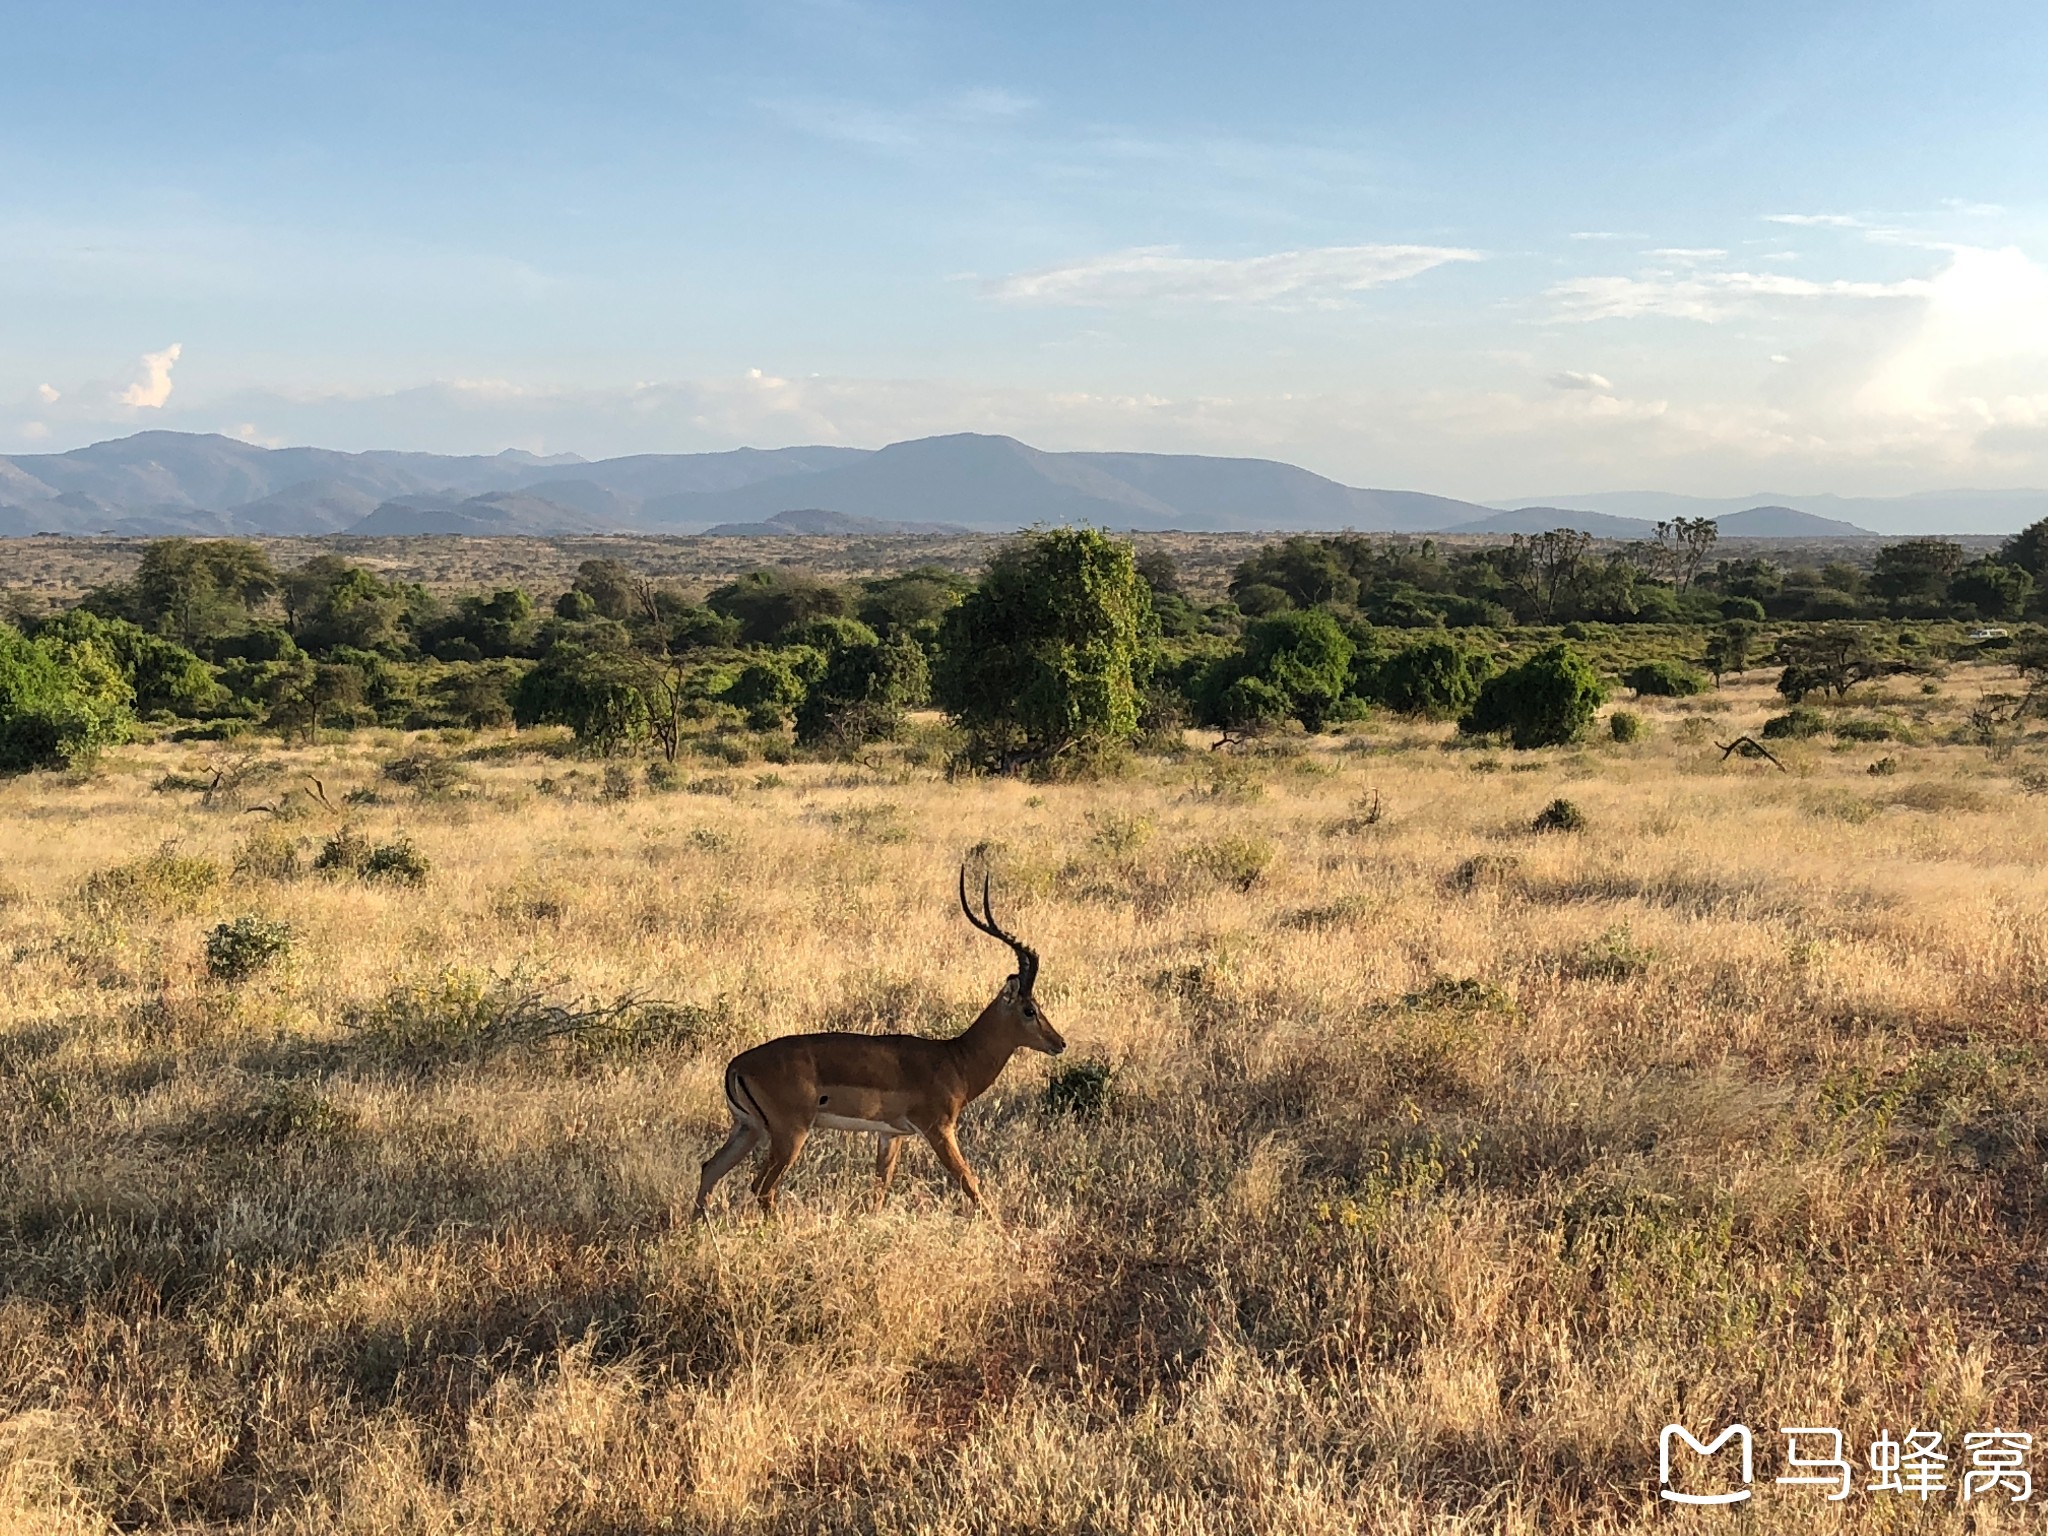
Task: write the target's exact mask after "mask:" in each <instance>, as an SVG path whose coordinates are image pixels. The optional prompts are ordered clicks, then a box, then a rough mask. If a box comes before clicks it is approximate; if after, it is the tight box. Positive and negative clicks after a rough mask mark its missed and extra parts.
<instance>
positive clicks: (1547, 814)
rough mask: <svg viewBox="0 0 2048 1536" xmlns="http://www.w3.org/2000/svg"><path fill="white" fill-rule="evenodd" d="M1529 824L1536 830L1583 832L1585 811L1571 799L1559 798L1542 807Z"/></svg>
mask: <svg viewBox="0 0 2048 1536" xmlns="http://www.w3.org/2000/svg"><path fill="white" fill-rule="evenodd" d="M1530 825H1531V827H1532V828H1534V830H1536V831H1538V832H1583V831H1585V830H1586V813H1585V812H1584V811H1582V810H1580V809H1579V808H1578V807H1577V806H1576V805H1574V804H1573V803H1572V802H1571V801H1569V800H1566V799H1563V798H1559V799H1556V800H1553V801H1551V802H1550V804H1548V805H1546V806H1545V807H1543V809H1542V810H1541V811H1540V812H1538V813H1537V816H1536V819H1535V821H1533V822H1531V823H1530Z"/></svg>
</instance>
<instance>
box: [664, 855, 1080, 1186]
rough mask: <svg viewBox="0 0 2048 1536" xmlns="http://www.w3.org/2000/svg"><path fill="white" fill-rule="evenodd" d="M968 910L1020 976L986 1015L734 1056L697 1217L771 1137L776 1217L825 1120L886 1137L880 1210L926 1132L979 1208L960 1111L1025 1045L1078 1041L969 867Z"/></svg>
mask: <svg viewBox="0 0 2048 1536" xmlns="http://www.w3.org/2000/svg"><path fill="white" fill-rule="evenodd" d="M960 910H961V911H963V912H965V913H966V914H967V921H968V922H970V923H972V924H973V925H974V926H975V928H976V929H978V930H979V931H980V932H982V933H985V934H987V935H988V936H989V937H990V938H993V939H1000V940H1002V941H1003V942H1004V943H1005V944H1007V945H1009V946H1010V948H1011V949H1012V950H1013V951H1015V953H1016V956H1017V971H1016V974H1015V975H1013V976H1011V977H1010V978H1009V979H1008V980H1007V981H1005V982H1004V983H1003V986H1002V990H1001V991H999V992H997V993H996V995H995V997H994V998H992V999H991V1000H990V1002H989V1005H988V1006H987V1007H986V1008H984V1009H982V1010H981V1013H980V1015H979V1016H978V1017H977V1018H976V1019H975V1021H974V1022H973V1023H972V1024H970V1025H968V1026H967V1028H966V1030H965V1031H963V1032H962V1033H960V1034H958V1035H956V1036H954V1037H953V1038H952V1039H950V1040H927V1039H925V1038H924V1037H923V1036H921V1035H857V1034H849V1033H845V1032H834V1033H830V1034H817V1035H784V1036H782V1037H781V1038H780V1039H776V1040H770V1041H768V1042H767V1043H766V1044H763V1045H757V1046H755V1047H754V1048H753V1049H752V1050H750V1051H743V1052H741V1053H740V1054H739V1055H737V1056H735V1057H733V1059H732V1060H731V1062H729V1063H728V1064H727V1066H726V1069H725V1105H726V1108H727V1110H729V1111H730V1112H731V1114H732V1134H731V1135H730V1136H728V1137H727V1138H726V1141H725V1145H724V1146H722V1147H720V1148H719V1149H718V1150H717V1151H716V1152H715V1153H713V1154H712V1156H711V1159H710V1161H708V1162H707V1163H705V1164H704V1176H703V1178H702V1179H701V1180H700V1181H699V1182H698V1185H697V1219H698V1220H700V1221H701V1220H703V1219H704V1217H705V1216H706V1215H707V1214H708V1212H709V1209H710V1200H711V1192H712V1191H713V1190H714V1189H716V1188H717V1187H718V1181H719V1180H720V1179H722V1178H724V1177H725V1176H726V1175H727V1174H728V1173H730V1172H732V1170H733V1168H734V1167H735V1166H737V1165H738V1163H739V1162H740V1160H741V1159H742V1158H744V1157H746V1156H747V1154H748V1153H750V1152H752V1151H753V1150H754V1149H755V1148H756V1147H757V1146H759V1145H761V1144H762V1143H763V1142H765V1143H766V1144H767V1147H768V1156H767V1157H766V1158H765V1159H764V1160H763V1161H762V1163H761V1171H760V1172H759V1173H757V1174H755V1176H754V1195H755V1197H756V1198H757V1199H758V1200H759V1201H760V1202H761V1209H762V1210H764V1211H768V1212H770V1213H772V1212H773V1211H774V1209H775V1186H776V1185H777V1184H778V1183H780V1182H781V1180H782V1176H783V1175H784V1174H785V1173H787V1172H788V1171H789V1165H790V1164H791V1163H793V1162H795V1161H796V1155H797V1153H799V1152H801V1151H802V1150H803V1145H804V1140H805V1138H806V1137H808V1136H809V1135H810V1133H811V1130H812V1128H813V1127H817V1126H822V1127H824V1128H825V1129H826V1130H831V1131H870V1132H872V1133H873V1134H874V1136H875V1138H876V1140H877V1141H878V1142H879V1148H878V1150H877V1152H876V1155H875V1197H874V1198H875V1205H876V1207H877V1208H879V1207H880V1206H881V1204H882V1202H883V1201H884V1200H886V1199H887V1198H888V1195H889V1183H890V1180H892V1179H893V1178H895V1176H896V1159H897V1157H898V1155H899V1154H900V1153H901V1152H902V1150H903V1145H902V1143H903V1138H904V1137H906V1136H922V1137H923V1138H924V1139H925V1140H926V1141H928V1142H929V1143H931V1148H932V1150H933V1151H934V1152H936V1153H937V1154H938V1155H939V1161H940V1162H941V1163H943V1164H944V1165H945V1168H946V1171H947V1172H948V1173H950V1174H951V1175H952V1176H953V1180H954V1182H955V1183H957V1184H958V1185H959V1186H960V1188H961V1189H962V1191H964V1192H965V1194H966V1195H967V1198H968V1199H969V1200H971V1201H972V1202H973V1203H974V1205H975V1207H976V1208H977V1209H979V1208H980V1206H981V1189H980V1186H979V1185H977V1184H976V1183H975V1180H974V1171H973V1170H972V1169H971V1168H969V1167H968V1166H967V1160H966V1159H965V1158H963V1157H962V1156H961V1155H960V1143H959V1142H958V1141H956V1140H955V1139H954V1135H953V1127H954V1125H955V1123H956V1122H958V1120H959V1118H960V1112H961V1111H962V1110H963V1109H965V1108H966V1107H967V1106H968V1105H969V1104H971V1103H973V1102H974V1101H975V1100H976V1099H978V1098H980V1097H981V1096H982V1095H983V1094H984V1093H986V1092H988V1090H989V1087H990V1086H991V1085H992V1084H993V1083H994V1082H995V1080H996V1079H997V1078H998V1077H1000V1076H1001V1075H1002V1072H1003V1068H1004V1067H1006V1066H1008V1065H1009V1062H1010V1058H1011V1057H1012V1056H1013V1055H1015V1054H1016V1053H1017V1051H1018V1050H1020V1049H1023V1048H1026V1047H1028V1048H1029V1049H1031V1050H1034V1051H1044V1052H1045V1053H1046V1054H1048V1055H1051V1056H1057V1055H1058V1054H1059V1053H1060V1052H1061V1051H1064V1050H1065V1049H1066V1048H1067V1042H1066V1041H1064V1040H1062V1039H1061V1038H1060V1034H1059V1031H1058V1030H1056V1029H1054V1028H1053V1027H1052V1025H1051V1024H1050V1023H1049V1022H1047V1020H1046V1017H1045V1015H1044V1014H1043V1013H1042V1012H1040V1010H1039V1007H1038V1004H1037V1002H1036V1001H1035V1000H1034V999H1033V997H1032V995H1031V987H1032V983H1033V982H1035V981H1036V980H1037V979H1038V955H1037V952H1036V951H1034V950H1033V949H1031V947H1030V946H1029V945H1026V944H1022V943H1020V942H1018V941H1017V940H1016V939H1015V938H1012V937H1011V936H1010V935H1009V934H1007V933H1005V932H1003V930H1002V929H1001V927H999V926H998V925H997V923H996V918H995V913H994V911H993V910H992V909H991V908H990V905H989V894H988V881H987V879H986V878H984V879H983V881H982V883H981V916H980V917H976V916H975V915H974V908H973V907H972V906H971V905H970V904H969V903H968V900H967V871H966V869H965V868H962V869H961V871H960Z"/></svg>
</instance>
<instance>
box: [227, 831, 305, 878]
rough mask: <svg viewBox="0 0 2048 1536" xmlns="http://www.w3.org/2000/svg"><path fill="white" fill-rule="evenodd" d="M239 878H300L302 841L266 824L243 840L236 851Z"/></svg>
mask: <svg viewBox="0 0 2048 1536" xmlns="http://www.w3.org/2000/svg"><path fill="white" fill-rule="evenodd" d="M234 874H235V878H236V879H238V880H296V879H297V878H298V877H299V844H298V841H297V839H295V838H291V837H287V836H286V835H285V834H284V833H282V832H280V831H278V830H277V829H276V828H274V827H262V828H259V829H258V830H256V831H254V832H251V833H250V834H249V835H248V836H247V837H245V838H243V839H242V846H241V847H240V848H238V849H236V850H235V864H234Z"/></svg>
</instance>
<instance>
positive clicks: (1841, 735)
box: [1832, 715, 1899, 741]
mask: <svg viewBox="0 0 2048 1536" xmlns="http://www.w3.org/2000/svg"><path fill="white" fill-rule="evenodd" d="M1832 729H1833V730H1834V733H1835V737H1836V739H1837V740H1840V741H1896V740H1898V738H1899V732H1898V728H1897V727H1896V726H1894V725H1892V724H1891V723H1890V722H1889V721H1886V720H1880V719H1878V718H1877V717H1876V716H1875V715H1846V716H1843V717H1842V718H1840V719H1838V720H1836V721H1835V723H1834V726H1833V727H1832Z"/></svg>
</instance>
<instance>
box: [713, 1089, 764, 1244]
mask: <svg viewBox="0 0 2048 1536" xmlns="http://www.w3.org/2000/svg"><path fill="white" fill-rule="evenodd" d="M760 1139H761V1133H760V1132H759V1131H758V1130H756V1129H755V1128H754V1126H753V1123H752V1122H751V1121H747V1120H742V1119H740V1118H739V1116H737V1115H735V1116H733V1122H732V1134H731V1135H730V1136H728V1137H726V1138H725V1145H724V1146H722V1147H720V1148H719V1149H718V1150H717V1151H716V1152H714V1153H712V1154H711V1156H710V1158H709V1159H708V1160H707V1161H706V1162H705V1164H704V1175H703V1177H702V1178H700V1179H698V1181H697V1220H699V1221H702V1220H703V1219H704V1218H705V1217H706V1216H708V1215H710V1213H711V1191H713V1190H714V1189H716V1188H718V1181H719V1180H720V1179H722V1178H724V1177H725V1176H726V1175H727V1174H728V1173H731V1172H732V1171H733V1169H734V1168H736V1167H737V1166H738V1165H739V1164H740V1162H741V1161H742V1160H743V1159H744V1158H745V1157H746V1155H747V1154H748V1153H749V1152H751V1151H753V1150H754V1148H755V1146H756V1145H757V1144H758V1143H759V1141H760Z"/></svg>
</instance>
